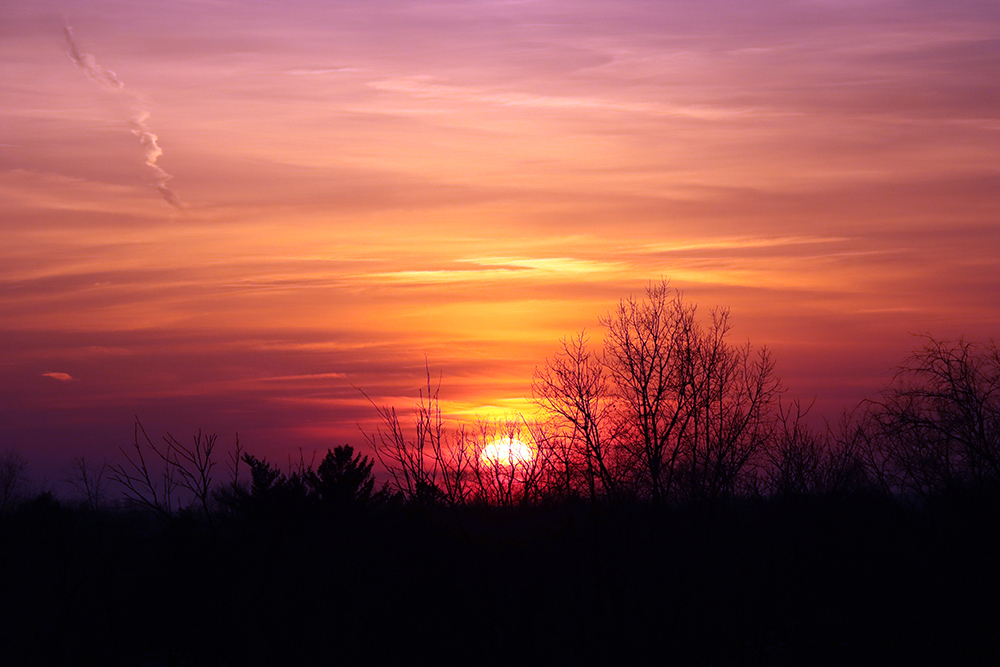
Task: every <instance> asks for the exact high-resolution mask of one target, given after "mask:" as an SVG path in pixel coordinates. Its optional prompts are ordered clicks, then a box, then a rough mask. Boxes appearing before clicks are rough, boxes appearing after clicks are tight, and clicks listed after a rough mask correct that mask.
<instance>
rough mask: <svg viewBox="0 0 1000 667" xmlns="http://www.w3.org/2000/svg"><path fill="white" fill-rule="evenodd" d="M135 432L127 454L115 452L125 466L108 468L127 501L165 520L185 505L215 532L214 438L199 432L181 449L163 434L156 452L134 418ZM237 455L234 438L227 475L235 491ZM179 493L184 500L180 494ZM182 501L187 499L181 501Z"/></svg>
mask: <svg viewBox="0 0 1000 667" xmlns="http://www.w3.org/2000/svg"><path fill="white" fill-rule="evenodd" d="M134 431H135V433H134V437H133V441H132V447H131V449H130V450H126V449H125V448H120V449H121V452H122V454H123V455H124V456H125V462H124V463H119V464H116V465H112V466H110V469H111V478H112V480H114V481H115V482H117V483H119V484H121V486H122V488H123V493H124V495H125V498H126V500H127V501H129V502H131V503H133V504H134V505H137V506H139V507H144V508H146V509H148V510H151V511H153V512H154V513H156V514H157V515H158V516H160V517H161V518H164V519H167V518H169V517H170V516H171V515H172V514H173V512H174V511H176V510H177V509H180V507H181V505H180V503H181V502H182V501H184V500H186V501H187V502H191V503H194V504H196V505H197V507H198V509H199V510H200V511H201V512H202V514H203V515H204V517H205V520H206V521H207V522H208V525H209V527H210V528H212V529H213V530H214V520H213V517H212V514H213V500H214V495H215V491H216V489H215V479H214V477H213V472H212V471H213V469H214V468H215V465H216V461H215V459H214V452H215V446H216V441H217V440H218V438H217V436H216V435H215V434H214V433H213V434H203V433H202V432H201V431H200V430H199V431H198V434H197V435H195V436H193V438H192V443H191V444H190V445H185V444H183V443H182V442H180V441H178V440H177V439H176V438H175V437H174V436H172V435H171V434H169V433H167V434H166V435H165V436H163V444H162V445H159V446H157V445H156V444H154V443H153V441H152V439H150V437H149V435H148V434H147V433H146V430H145V429H144V428H143V426H142V424H141V423H140V422H139V419H138V418H136V420H135V429H134ZM140 434H142V441H140V439H139V435H140ZM241 451H242V448H241V447H240V444H239V438H237V440H236V454H231V456H230V458H231V459H233V460H231V462H230V463H231V466H230V472H231V474H232V476H233V477H232V479H233V485H234V487H235V485H236V483H237V482H238V474H239V467H238V465H239V463H238V461H239V459H238V458H235V459H234V458H233V457H235V456H238V455H239V453H240V452H241ZM183 491H186V492H187V494H183V493H179V492H183ZM183 495H187V498H186V499H183V498H181V496H183Z"/></svg>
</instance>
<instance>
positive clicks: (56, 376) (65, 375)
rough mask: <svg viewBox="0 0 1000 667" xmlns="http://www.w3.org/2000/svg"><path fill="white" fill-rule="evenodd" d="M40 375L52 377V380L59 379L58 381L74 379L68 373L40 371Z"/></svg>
mask: <svg viewBox="0 0 1000 667" xmlns="http://www.w3.org/2000/svg"><path fill="white" fill-rule="evenodd" d="M42 377H46V378H52V379H53V380H59V381H60V382H72V381H73V380H75V379H76V378H74V377H73V376H72V375H70V374H69V373H42Z"/></svg>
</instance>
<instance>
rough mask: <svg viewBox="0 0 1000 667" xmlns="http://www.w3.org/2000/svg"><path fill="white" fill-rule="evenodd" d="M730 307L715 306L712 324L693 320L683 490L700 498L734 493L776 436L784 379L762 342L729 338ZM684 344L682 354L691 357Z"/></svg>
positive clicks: (683, 437) (687, 373) (682, 372)
mask: <svg viewBox="0 0 1000 667" xmlns="http://www.w3.org/2000/svg"><path fill="white" fill-rule="evenodd" d="M730 330H731V326H730V323H729V311H728V310H721V309H720V310H715V311H713V312H712V319H711V322H710V324H709V326H708V328H701V327H699V326H697V325H696V326H695V329H694V336H693V338H694V341H693V342H694V345H693V353H691V354H690V362H689V365H688V367H687V368H683V369H681V370H680V371H679V374H680V375H682V376H683V377H685V378H687V383H688V387H689V391H690V393H691V395H692V401H691V403H690V407H691V414H690V416H689V417H688V422H687V428H686V429H685V430H684V432H683V433H682V434H681V441H682V443H683V445H682V450H683V454H682V459H683V468H684V472H685V475H684V477H685V479H684V480H683V481H684V484H683V487H685V488H682V489H681V490H682V492H684V493H685V495H687V496H688V497H689V498H692V499H697V500H706V499H707V500H714V499H717V498H719V497H721V496H725V495H732V494H733V493H734V492H736V491H737V486H738V485H739V484H741V483H743V482H745V481H747V478H745V477H744V476H743V473H744V472H745V471H746V470H747V469H748V466H752V465H753V464H755V463H756V461H757V458H758V456H759V455H760V454H761V453H762V452H763V451H764V450H765V449H766V447H767V445H768V443H769V441H770V440H771V438H772V436H773V430H774V426H775V423H776V422H775V419H774V410H775V407H776V402H777V397H778V396H779V395H780V392H781V383H780V382H779V381H778V379H777V378H776V377H775V375H774V360H773V359H772V357H771V354H770V352H769V351H768V350H767V349H766V348H764V349H761V350H759V351H757V352H754V351H753V348H752V347H751V346H750V344H749V343H747V344H745V345H742V346H739V347H733V346H731V345H729V344H728V343H727V342H726V337H727V336H728V335H729V332H730ZM687 356H688V354H687V351H686V350H685V354H684V357H687Z"/></svg>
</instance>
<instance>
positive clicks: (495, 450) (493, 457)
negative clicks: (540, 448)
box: [479, 436, 535, 468]
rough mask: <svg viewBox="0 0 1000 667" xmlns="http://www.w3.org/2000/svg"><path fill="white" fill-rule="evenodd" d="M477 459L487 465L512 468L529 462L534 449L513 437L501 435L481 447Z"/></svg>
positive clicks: (532, 458)
mask: <svg viewBox="0 0 1000 667" xmlns="http://www.w3.org/2000/svg"><path fill="white" fill-rule="evenodd" d="M479 459H480V461H482V462H483V463H485V464H487V465H491V466H503V467H506V468H513V467H515V466H525V465H528V464H530V463H531V462H532V461H533V460H534V459H535V450H534V449H532V447H531V446H530V445H527V444H525V443H524V442H522V441H521V440H518V439H517V438H515V437H512V436H511V437H502V438H497V439H496V440H494V441H492V442H491V443H489V444H488V445H486V446H485V447H483V451H482V452H481V453H480V454H479Z"/></svg>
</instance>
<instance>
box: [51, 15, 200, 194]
mask: <svg viewBox="0 0 1000 667" xmlns="http://www.w3.org/2000/svg"><path fill="white" fill-rule="evenodd" d="M63 32H64V33H65V34H66V45H67V47H68V53H69V59H70V60H72V61H73V64H75V65H76V66H77V67H79V68H81V69H82V70H83V71H84V72H85V73H86V74H87V78H88V79H90V80H91V81H95V82H96V83H97V84H98V85H100V86H101V88H104V89H105V90H107V91H109V92H112V93H120V94H122V95H126V96H128V98H129V99H131V100H132V106H133V111H134V115H133V116H132V120H131V125H132V134H134V135H135V136H137V137H139V143H140V144H141V145H142V150H143V151H144V153H145V155H146V164H147V165H148V166H149V168H150V169H152V170H153V174H154V177H155V180H154V182H153V187H154V188H156V190H157V191H158V192H159V193H160V196H161V197H163V199H164V200H166V202H167V203H168V204H170V205H171V206H173V207H174V208H178V209H181V210H183V207H182V206H181V202H180V199H179V198H178V197H177V193H176V192H174V191H173V190H171V189H170V188H169V187H168V186H167V181H169V180H170V179H171V178H172V176H171V175H170V174H168V173H167V172H166V171H164V170H163V167H161V166H160V165H158V164H156V161H157V160H158V159H159V158H160V156H161V155H163V149H162V148H160V145H159V144H158V143H157V137H156V135H155V134H153V133H152V132H150V131H149V127H148V126H147V125H146V121H147V120H148V119H149V109H148V108H147V106H146V104H145V103H144V101H143V99H142V97H140V96H139V95H137V94H135V93H130V92H128V91H126V90H125V84H124V83H123V82H122V80H121V79H119V78H118V75H117V74H115V73H114V72H112V71H111V70H109V69H104V68H103V67H101V66H100V65H99V64H98V62H97V59H96V58H94V56H92V55H90V54H89V53H80V49H79V48H77V45H76V39H75V38H74V37H73V29H72V28H71V27H69V26H63Z"/></svg>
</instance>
